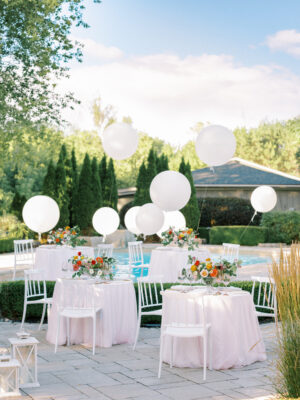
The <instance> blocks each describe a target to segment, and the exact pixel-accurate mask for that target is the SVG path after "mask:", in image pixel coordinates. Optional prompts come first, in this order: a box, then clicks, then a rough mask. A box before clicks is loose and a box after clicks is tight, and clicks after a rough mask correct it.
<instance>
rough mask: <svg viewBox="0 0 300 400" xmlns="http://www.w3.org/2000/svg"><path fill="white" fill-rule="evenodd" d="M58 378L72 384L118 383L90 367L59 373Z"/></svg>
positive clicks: (99, 384)
mask: <svg viewBox="0 0 300 400" xmlns="http://www.w3.org/2000/svg"><path fill="white" fill-rule="evenodd" d="M60 378H61V379H62V380H63V381H64V382H66V383H68V384H70V385H72V386H74V385H76V386H77V385H87V384H90V385H91V386H93V387H94V384H97V385H98V386H103V385H110V386H111V385H115V384H118V383H119V382H117V381H115V380H114V379H112V378H110V377H109V376H107V375H105V374H102V373H101V372H98V371H95V370H94V369H92V368H84V369H82V370H77V371H73V372H72V373H69V372H68V373H67V374H60Z"/></svg>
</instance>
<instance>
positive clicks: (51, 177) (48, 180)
mask: <svg viewBox="0 0 300 400" xmlns="http://www.w3.org/2000/svg"><path fill="white" fill-rule="evenodd" d="M42 193H43V194H44V195H45V196H49V197H52V199H55V196H56V173H55V167H54V165H53V161H52V160H50V162H49V164H48V169H47V173H46V175H45V177H44V181H43V189H42Z"/></svg>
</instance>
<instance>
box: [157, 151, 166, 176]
mask: <svg viewBox="0 0 300 400" xmlns="http://www.w3.org/2000/svg"><path fill="white" fill-rule="evenodd" d="M168 169H169V159H168V157H167V156H166V155H165V154H162V155H161V156H158V157H157V158H156V172H157V173H158V174H159V173H160V172H163V171H168Z"/></svg>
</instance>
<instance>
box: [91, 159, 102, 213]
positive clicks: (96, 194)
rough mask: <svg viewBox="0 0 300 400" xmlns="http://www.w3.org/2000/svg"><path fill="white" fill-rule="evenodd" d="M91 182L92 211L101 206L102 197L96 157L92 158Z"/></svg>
mask: <svg viewBox="0 0 300 400" xmlns="http://www.w3.org/2000/svg"><path fill="white" fill-rule="evenodd" d="M91 168H92V183H93V192H92V193H93V203H94V204H93V212H95V211H96V210H98V208H100V207H102V203H103V199H102V188H101V182H100V176H99V170H98V162H97V159H96V157H94V158H93V160H92V165H91Z"/></svg>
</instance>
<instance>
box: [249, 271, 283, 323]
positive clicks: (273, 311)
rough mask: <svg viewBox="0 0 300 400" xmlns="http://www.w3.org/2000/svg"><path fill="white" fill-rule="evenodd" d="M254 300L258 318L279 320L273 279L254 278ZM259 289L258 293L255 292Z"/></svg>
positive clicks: (252, 278)
mask: <svg viewBox="0 0 300 400" xmlns="http://www.w3.org/2000/svg"><path fill="white" fill-rule="evenodd" d="M251 280H252V281H253V285H252V299H253V303H254V305H255V309H256V315H257V316H258V317H269V318H274V319H275V321H276V320H277V303H276V286H275V282H274V280H273V279H272V278H265V277H260V276H252V277H251ZM255 289H257V291H256V290H255Z"/></svg>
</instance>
